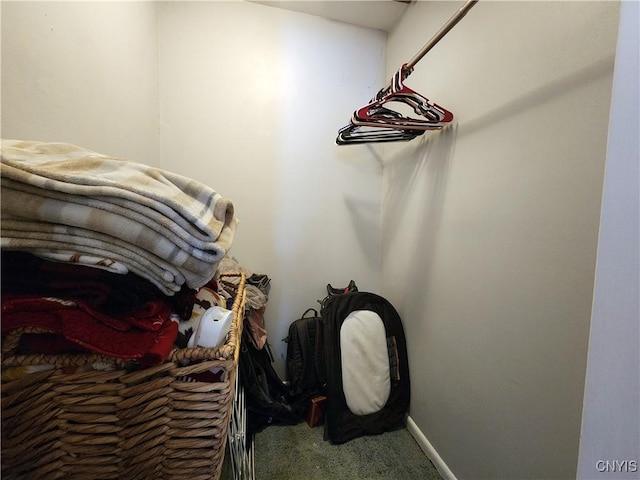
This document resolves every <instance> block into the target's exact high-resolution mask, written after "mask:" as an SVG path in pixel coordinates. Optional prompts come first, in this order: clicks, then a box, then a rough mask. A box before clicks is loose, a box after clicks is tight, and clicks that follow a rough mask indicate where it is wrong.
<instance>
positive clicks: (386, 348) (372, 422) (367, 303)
mask: <svg viewBox="0 0 640 480" xmlns="http://www.w3.org/2000/svg"><path fill="white" fill-rule="evenodd" d="M321 314H322V323H323V336H324V356H325V364H326V372H327V386H326V396H327V407H326V414H325V437H326V438H328V439H329V440H330V441H331V442H333V443H336V444H337V443H344V442H346V441H349V440H351V439H353V438H356V437H358V436H361V435H371V434H379V433H383V432H385V431H388V430H391V429H393V428H395V427H396V426H398V425H399V424H400V423H401V422H402V420H403V418H404V415H405V414H406V412H407V410H408V407H409V401H410V395H411V393H410V380H409V362H408V357H407V346H406V339H405V336H404V329H403V326H402V321H401V319H400V316H399V315H398V313H397V311H396V310H395V308H394V307H393V306H392V305H391V303H389V302H388V301H387V300H386V299H385V298H383V297H381V296H379V295H376V294H373V293H368V292H353V293H349V294H345V295H332V296H329V297H327V298H326V299H325V301H324V305H323V308H322V312H321Z"/></svg>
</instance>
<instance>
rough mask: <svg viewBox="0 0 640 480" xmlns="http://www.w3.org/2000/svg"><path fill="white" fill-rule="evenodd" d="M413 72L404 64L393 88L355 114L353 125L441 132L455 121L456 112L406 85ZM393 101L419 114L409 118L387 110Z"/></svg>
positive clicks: (380, 93) (385, 90)
mask: <svg viewBox="0 0 640 480" xmlns="http://www.w3.org/2000/svg"><path fill="white" fill-rule="evenodd" d="M409 73H411V70H410V69H409V67H408V66H407V64H404V65H403V66H402V67H401V68H400V69H399V70H398V71H397V72H396V73H395V74H394V76H393V80H392V82H391V88H388V89H383V90H381V91H380V92H378V94H377V95H376V97H375V98H376V99H375V100H372V101H371V102H370V103H369V104H368V105H366V106H364V107H362V108H359V109H358V110H356V111H355V112H354V114H353V117H352V118H351V123H353V124H354V125H368V126H372V127H386V128H400V129H408V130H414V129H416V130H438V129H441V128H442V127H444V126H446V125H447V124H449V123H451V121H452V120H453V113H451V112H449V111H448V110H446V109H445V108H443V107H441V106H440V105H437V104H436V103H434V102H432V101H430V100H429V99H428V98H426V97H424V96H422V95H420V94H419V93H418V92H416V91H414V90H412V89H411V88H409V87H407V86H406V85H404V82H403V79H404V78H406V77H407V76H408V75H409ZM393 102H399V103H404V104H406V105H408V106H409V107H411V109H412V110H413V111H414V112H415V113H416V114H417V115H419V118H414V117H407V116H405V115H402V114H401V113H399V112H395V111H394V110H391V109H390V108H388V107H389V106H391V104H392V103H393Z"/></svg>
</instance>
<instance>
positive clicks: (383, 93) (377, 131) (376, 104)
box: [336, 0, 478, 145]
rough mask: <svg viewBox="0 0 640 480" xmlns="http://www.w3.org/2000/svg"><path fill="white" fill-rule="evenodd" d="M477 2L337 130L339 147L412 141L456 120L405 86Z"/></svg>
mask: <svg viewBox="0 0 640 480" xmlns="http://www.w3.org/2000/svg"><path fill="white" fill-rule="evenodd" d="M477 2H478V0H466V2H465V3H464V5H463V6H462V7H460V8H459V9H458V11H457V12H456V13H455V14H454V15H453V16H452V17H451V18H450V19H449V20H448V21H447V22H446V23H445V24H444V25H443V26H442V27H441V28H440V30H438V31H437V32H436V34H435V35H434V36H433V37H431V39H430V40H429V41H428V42H427V44H426V45H425V46H424V47H422V49H421V50H420V51H419V52H418V53H417V54H416V55H415V56H414V57H413V58H412V59H411V60H410V61H409V62H408V63H406V64H404V65H402V67H401V68H400V69H399V70H398V71H397V72H396V73H395V74H394V76H393V78H392V80H391V82H390V83H389V84H388V85H387V86H386V87H385V88H383V89H382V90H380V91H379V92H378V94H377V95H376V96H375V97H374V98H373V99H372V100H371V101H370V102H369V104H368V105H366V106H365V107H362V108H359V109H358V110H356V111H355V112H354V114H353V116H352V118H351V122H350V123H349V125H347V126H345V127H342V128H341V129H340V130H338V136H337V138H336V144H338V145H346V144H350V143H374V142H395V141H405V140H412V139H414V138H416V137H417V136H419V135H422V134H423V133H424V132H425V131H427V130H439V129H441V128H443V127H444V126H446V125H448V124H450V123H451V122H452V121H453V114H452V113H451V112H449V111H448V110H446V109H445V108H443V107H441V106H440V105H438V104H436V103H434V102H432V101H430V100H429V99H427V98H426V97H424V96H422V95H420V94H419V93H417V92H415V91H414V90H412V89H410V88H409V87H407V86H406V85H404V80H405V79H406V78H407V77H408V76H409V74H410V73H411V72H412V71H413V67H414V66H415V65H416V63H418V62H419V61H420V59H422V57H424V55H426V53H427V52H428V51H429V50H431V49H432V48H433V47H434V46H435V45H436V44H437V43H438V42H439V41H440V40H441V39H442V38H443V37H444V36H445V35H446V34H447V33H448V32H449V31H450V30H451V29H452V28H453V27H454V26H455V25H456V24H457V23H458V22H459V21H460V20H461V19H462V18H463V17H464V16H465V15H466V14H467V13H468V12H469V10H470V9H471V8H472V7H473V6H474V5H475V4H476V3H477ZM393 102H400V103H404V104H405V105H408V106H409V107H410V108H411V109H412V111H413V112H415V113H416V114H417V115H418V116H419V118H415V117H408V116H406V115H403V114H401V113H400V112H397V111H395V110H392V109H391V108H389V107H390V106H391V104H392V103H393Z"/></svg>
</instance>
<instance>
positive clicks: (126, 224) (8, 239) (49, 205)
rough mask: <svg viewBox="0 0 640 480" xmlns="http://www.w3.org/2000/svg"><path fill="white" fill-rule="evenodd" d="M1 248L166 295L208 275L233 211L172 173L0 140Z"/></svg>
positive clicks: (226, 243) (228, 234)
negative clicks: (129, 279)
mask: <svg viewBox="0 0 640 480" xmlns="http://www.w3.org/2000/svg"><path fill="white" fill-rule="evenodd" d="M1 167H2V171H1V173H2V180H1V182H2V220H1V228H2V239H1V240H0V242H1V243H0V246H1V247H2V248H3V249H5V250H20V251H27V252H30V253H32V254H35V255H38V256H40V257H42V258H46V259H50V260H55V261H65V262H70V263H82V264H87V265H92V266H96V267H100V268H104V269H108V270H110V271H113V272H117V273H122V274H125V273H129V272H131V273H134V274H136V275H139V276H140V277H143V278H145V279H147V280H148V281H150V282H151V283H153V284H154V285H155V286H156V287H157V288H159V289H160V290H161V291H162V292H163V293H164V294H166V295H173V294H175V292H178V291H180V289H181V288H182V286H183V285H186V286H187V287H189V288H198V287H200V286H203V285H205V284H206V283H207V282H208V281H209V280H210V279H211V278H213V276H214V274H215V272H216V270H217V266H218V263H219V262H220V260H221V259H222V258H223V257H224V255H225V253H226V252H227V251H228V250H229V248H230V247H231V243H232V241H233V236H234V233H235V230H236V227H237V223H238V221H237V218H236V217H235V215H234V209H233V204H232V203H231V202H230V201H229V200H228V199H225V198H223V197H222V196H221V195H220V194H219V193H217V192H216V191H215V190H213V189H211V188H209V187H208V186H206V185H204V184H202V183H200V182H198V181H196V180H193V179H190V178H187V177H183V176H181V175H178V174H175V173H171V172H167V171H164V170H161V169H158V168H153V167H150V166H147V165H143V164H139V163H134V162H128V161H125V160H122V159H118V158H114V157H110V156H107V155H102V154H99V153H96V152H92V151H90V150H86V149H83V148H80V147H77V146H74V145H70V144H65V143H45V142H36V141H19V140H3V141H2V150H1Z"/></svg>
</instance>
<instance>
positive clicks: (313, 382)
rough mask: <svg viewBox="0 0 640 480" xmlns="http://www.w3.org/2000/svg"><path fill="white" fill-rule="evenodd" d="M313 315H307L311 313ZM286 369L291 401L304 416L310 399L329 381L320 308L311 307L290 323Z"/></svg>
mask: <svg viewBox="0 0 640 480" xmlns="http://www.w3.org/2000/svg"><path fill="white" fill-rule="evenodd" d="M310 312H311V313H313V315H310V316H307V314H308V313H310ZM284 341H285V342H287V360H286V373H287V377H286V378H287V380H288V381H289V388H290V394H291V401H292V404H293V408H294V410H295V411H297V412H298V413H299V415H300V416H301V417H302V416H304V414H305V410H306V407H307V405H308V403H309V401H310V400H311V399H312V398H313V397H315V396H317V395H320V394H322V393H323V391H324V386H325V384H326V373H325V369H324V355H323V342H322V320H321V318H320V316H319V315H318V312H317V311H316V310H315V309H313V308H309V309H307V310H306V311H305V312H304V313H303V314H302V317H300V318H299V319H298V320H295V321H293V322H292V323H291V325H290V326H289V335H288V336H287V338H285V339H284Z"/></svg>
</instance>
